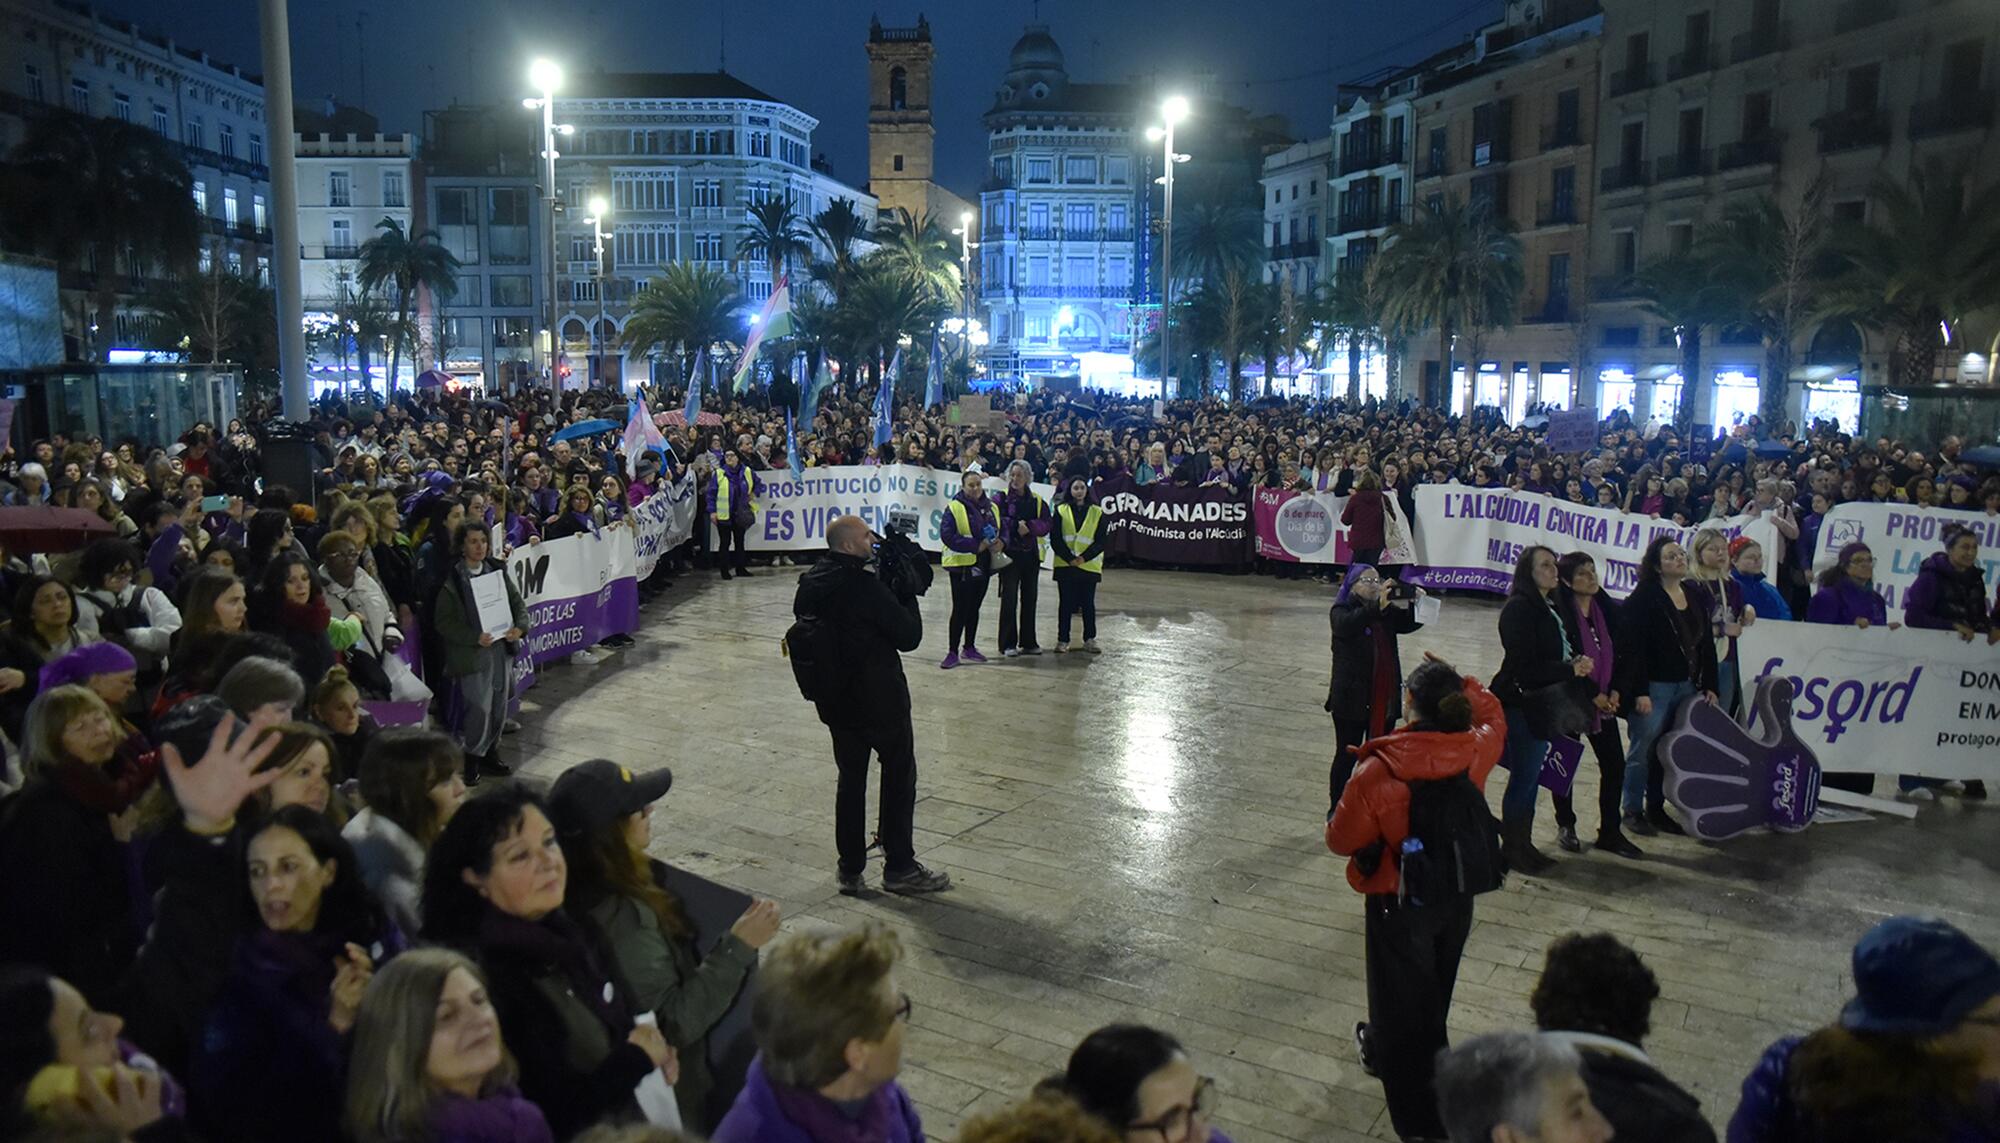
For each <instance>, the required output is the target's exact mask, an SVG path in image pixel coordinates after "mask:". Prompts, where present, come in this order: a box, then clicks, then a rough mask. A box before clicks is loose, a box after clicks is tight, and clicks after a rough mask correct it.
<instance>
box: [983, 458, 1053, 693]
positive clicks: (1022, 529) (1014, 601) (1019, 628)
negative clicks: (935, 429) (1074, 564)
mask: <svg viewBox="0 0 2000 1143" xmlns="http://www.w3.org/2000/svg"><path fill="white" fill-rule="evenodd" d="M1032 473H1033V470H1032V469H1031V468H1030V467H1029V466H1028V462H1027V461H1025V460H1017V461H1014V462H1013V463H1011V464H1009V465H1008V466H1007V491H1005V492H1002V493H1001V494H1000V495H999V496H997V497H995V498H994V499H995V500H997V501H998V502H999V505H1000V537H1001V540H1002V541H1003V546H1002V550H1003V551H1005V552H1006V553H1007V559H1008V564H1007V566H1006V567H1004V568H1001V569H1000V653H1001V654H1002V655H1005V656H1007V657H1008V658H1010V659H1011V658H1013V657H1014V656H1016V655H1039V654H1041V653H1042V643H1041V640H1040V639H1038V638H1036V636H1035V598H1036V597H1037V596H1039V595H1040V594H1041V586H1042V554H1043V553H1044V552H1045V551H1046V550H1047V548H1048V535H1049V527H1050V524H1051V523H1052V522H1053V517H1052V516H1050V514H1049V502H1048V501H1046V500H1044V499H1042V498H1041V497H1040V496H1038V495H1036V493H1035V490H1034V489H1032V488H1030V487H1028V483H1029V477H1030V476H1031V475H1032ZM1017 606H1018V610H1019V613H1020V621H1019V622H1018V623H1016V622H1015V612H1016V609H1017Z"/></svg>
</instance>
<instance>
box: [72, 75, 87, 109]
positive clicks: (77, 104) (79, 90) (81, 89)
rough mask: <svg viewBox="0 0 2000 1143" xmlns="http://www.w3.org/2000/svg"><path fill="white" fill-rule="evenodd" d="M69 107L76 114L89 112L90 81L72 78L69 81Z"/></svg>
mask: <svg viewBox="0 0 2000 1143" xmlns="http://www.w3.org/2000/svg"><path fill="white" fill-rule="evenodd" d="M69 109H70V110H71V111H74V112H76V113H77V114H78V115H88V114H90V81H89V80H87V79H72V80H70V81H69Z"/></svg>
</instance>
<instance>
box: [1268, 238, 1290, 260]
mask: <svg viewBox="0 0 2000 1143" xmlns="http://www.w3.org/2000/svg"><path fill="white" fill-rule="evenodd" d="M1287 249H1289V247H1287V246H1286V245H1285V244H1284V243H1282V242H1273V243H1271V251H1270V253H1268V254H1266V255H1265V256H1264V260H1265V261H1266V262H1282V261H1284V260H1285V259H1286V258H1288V257H1290V255H1289V254H1287V253H1286V252H1285V251H1286V250H1287Z"/></svg>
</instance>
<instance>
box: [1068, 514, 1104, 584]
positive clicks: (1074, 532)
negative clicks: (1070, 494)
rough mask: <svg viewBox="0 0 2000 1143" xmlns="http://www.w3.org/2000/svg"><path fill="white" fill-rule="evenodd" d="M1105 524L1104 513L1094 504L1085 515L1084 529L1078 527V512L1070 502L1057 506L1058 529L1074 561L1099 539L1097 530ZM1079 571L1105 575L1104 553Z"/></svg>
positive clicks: (1090, 560) (1094, 557) (1084, 563)
mask: <svg viewBox="0 0 2000 1143" xmlns="http://www.w3.org/2000/svg"><path fill="white" fill-rule="evenodd" d="M1103 523H1104V512H1103V510H1102V509H1100V508H1098V506H1097V505H1095V504H1092V505H1091V506H1090V510H1089V511H1087V512H1085V513H1084V514H1083V527H1081V528H1079V527H1077V525H1076V511H1075V509H1074V507H1073V506H1072V505H1071V504H1070V502H1069V501H1067V500H1065V501H1063V502H1062V503H1061V504H1058V505H1056V527H1058V528H1061V529H1062V538H1063V543H1064V544H1065V545H1067V546H1068V548H1069V554H1070V557H1071V558H1072V559H1074V558H1075V557H1076V556H1077V555H1079V554H1081V553H1082V551H1083V550H1084V549H1085V548H1088V547H1089V546H1090V545H1091V543H1092V541H1094V540H1096V539H1097V529H1098V527H1099V526H1101V525H1102V524H1103ZM1056 566H1057V567H1068V566H1069V565H1068V564H1057V565H1056ZM1079 570H1082V571H1087V572H1096V573H1098V574H1100V575H1102V574H1103V573H1104V553H1103V552H1099V553H1097V554H1096V555H1094V556H1092V557H1090V558H1089V559H1087V560H1085V561H1084V562H1083V567H1082V568H1081V569H1079Z"/></svg>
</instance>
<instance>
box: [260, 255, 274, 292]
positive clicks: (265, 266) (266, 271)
mask: <svg viewBox="0 0 2000 1143" xmlns="http://www.w3.org/2000/svg"><path fill="white" fill-rule="evenodd" d="M257 284H258V285H260V286H268V285H270V284H271V258H270V256H269V255H266V254H259V255H257Z"/></svg>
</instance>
